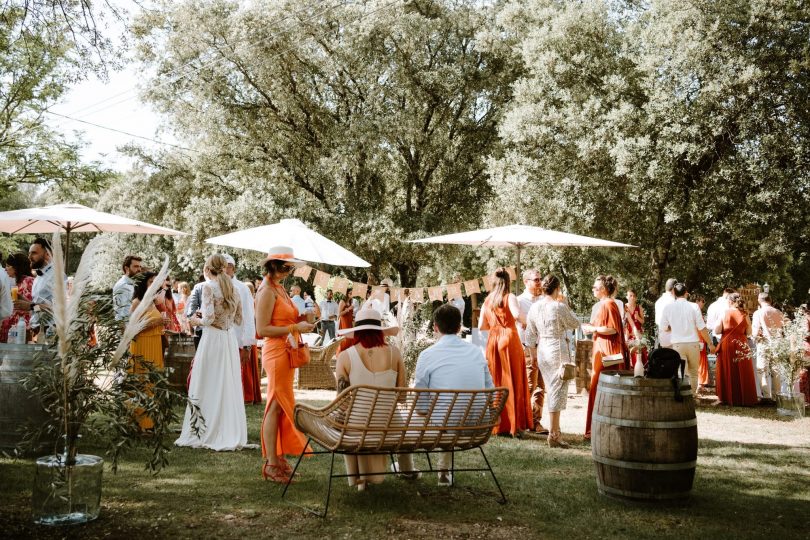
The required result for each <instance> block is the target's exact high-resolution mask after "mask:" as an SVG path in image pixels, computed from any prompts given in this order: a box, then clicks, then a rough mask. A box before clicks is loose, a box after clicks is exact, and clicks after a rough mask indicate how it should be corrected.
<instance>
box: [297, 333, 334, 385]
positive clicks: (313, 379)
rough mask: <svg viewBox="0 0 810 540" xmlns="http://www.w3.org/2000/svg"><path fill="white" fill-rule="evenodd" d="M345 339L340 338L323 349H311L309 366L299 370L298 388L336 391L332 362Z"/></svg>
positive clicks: (314, 347) (313, 347) (315, 347)
mask: <svg viewBox="0 0 810 540" xmlns="http://www.w3.org/2000/svg"><path fill="white" fill-rule="evenodd" d="M344 339H345V338H343V337H339V338H337V339H335V340H332V341H331V342H329V343H328V344H327V345H325V346H323V347H317V346H312V347H310V348H309V355H310V360H309V364H307V365H305V366H301V367H300V368H298V388H300V389H302V390H304V389H306V390H311V389H316V388H325V389H328V390H334V389H335V371H334V369H333V367H332V366H333V365H334V364H333V362H332V361H333V360H334V358H335V354H336V353H337V350H338V347H339V346H340V342H341V341H343V340H344Z"/></svg>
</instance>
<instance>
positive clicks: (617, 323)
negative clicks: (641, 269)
mask: <svg viewBox="0 0 810 540" xmlns="http://www.w3.org/2000/svg"><path fill="white" fill-rule="evenodd" d="M591 325H593V326H607V327H610V328H613V329H614V330H616V333H615V334H611V335H605V334H598V333H595V334H594V336H593V357H592V360H593V376H592V377H591V389H590V391H589V392H588V416H587V418H586V419H585V438H590V436H591V416H592V415H593V406H594V404H595V403H596V387H597V385H598V384H599V375H600V374H601V373H602V369H603V367H602V357H604V356H608V355H610V354H619V353H623V354H624V353H625V351H626V346H625V343H624V333H623V332H622V316H621V313H619V307H618V306H617V305H616V302H614V301H613V300H612V299H610V298H606V299H604V300H601V301H600V302H599V303H598V304H597V309H596V314H595V315H594V318H593V320H592V321H591ZM610 369H624V364H623V363H622V364H617V365H615V366H610Z"/></svg>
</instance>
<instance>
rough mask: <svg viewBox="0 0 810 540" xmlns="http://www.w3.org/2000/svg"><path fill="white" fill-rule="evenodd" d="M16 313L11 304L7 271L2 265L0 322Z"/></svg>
mask: <svg viewBox="0 0 810 540" xmlns="http://www.w3.org/2000/svg"><path fill="white" fill-rule="evenodd" d="M12 313H14V304H13V303H12V302H11V287H9V285H8V274H7V273H6V269H5V268H2V265H0V321H2V320H3V319H5V318H6V317H10V316H11V314H12Z"/></svg>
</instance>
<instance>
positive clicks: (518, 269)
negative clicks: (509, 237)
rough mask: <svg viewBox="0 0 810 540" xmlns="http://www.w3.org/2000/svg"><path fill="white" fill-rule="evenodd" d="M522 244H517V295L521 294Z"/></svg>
mask: <svg viewBox="0 0 810 540" xmlns="http://www.w3.org/2000/svg"><path fill="white" fill-rule="evenodd" d="M520 275H521V274H520V244H517V270H515V295H518V294H520V288H519V287H520V285H519V283H520Z"/></svg>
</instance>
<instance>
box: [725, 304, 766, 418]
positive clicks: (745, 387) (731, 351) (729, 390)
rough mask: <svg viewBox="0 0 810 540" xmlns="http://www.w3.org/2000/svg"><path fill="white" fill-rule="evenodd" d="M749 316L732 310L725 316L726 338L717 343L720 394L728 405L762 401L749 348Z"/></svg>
mask: <svg viewBox="0 0 810 540" xmlns="http://www.w3.org/2000/svg"><path fill="white" fill-rule="evenodd" d="M747 320H748V316H747V315H746V314H745V313H743V312H741V311H740V310H738V309H730V310H728V311H727V312H726V316H725V317H724V318H723V337H722V339H720V343H718V344H717V351H716V353H717V381H716V382H715V388H717V397H718V399H720V401H721V402H723V403H725V404H726V405H742V406H751V405H756V404H757V403H758V402H759V398H757V387H756V384H757V383H756V380H755V379H754V370H753V368H752V367H751V361H752V358H751V353H750V351H747V350H746V347H747V343H748V336H747V335H746V328H747V326H748V324H747Z"/></svg>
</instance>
